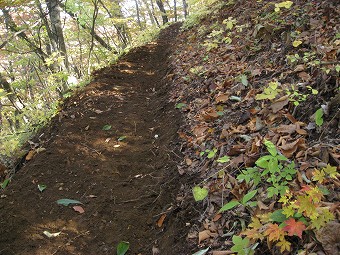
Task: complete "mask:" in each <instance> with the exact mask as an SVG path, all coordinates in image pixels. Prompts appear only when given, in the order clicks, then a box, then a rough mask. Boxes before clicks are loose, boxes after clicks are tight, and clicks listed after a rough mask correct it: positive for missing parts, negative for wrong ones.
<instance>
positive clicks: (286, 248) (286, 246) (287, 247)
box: [276, 238, 291, 253]
mask: <svg viewBox="0 0 340 255" xmlns="http://www.w3.org/2000/svg"><path fill="white" fill-rule="evenodd" d="M290 245H291V243H290V242H288V241H287V240H286V239H284V238H282V239H281V241H280V242H278V243H277V244H276V246H279V247H280V251H281V253H283V252H284V251H290Z"/></svg>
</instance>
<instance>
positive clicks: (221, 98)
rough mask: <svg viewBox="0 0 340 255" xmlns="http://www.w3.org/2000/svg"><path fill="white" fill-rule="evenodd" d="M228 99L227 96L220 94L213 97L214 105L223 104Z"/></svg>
mask: <svg viewBox="0 0 340 255" xmlns="http://www.w3.org/2000/svg"><path fill="white" fill-rule="evenodd" d="M228 99H229V94H221V95H218V96H216V97H215V101H216V103H218V104H219V103H225V102H227V101H228Z"/></svg>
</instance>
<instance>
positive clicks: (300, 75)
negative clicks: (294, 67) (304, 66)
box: [298, 72, 311, 81]
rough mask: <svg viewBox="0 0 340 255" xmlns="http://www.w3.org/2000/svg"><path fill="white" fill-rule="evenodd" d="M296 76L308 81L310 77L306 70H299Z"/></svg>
mask: <svg viewBox="0 0 340 255" xmlns="http://www.w3.org/2000/svg"><path fill="white" fill-rule="evenodd" d="M298 76H299V77H300V78H301V80H303V81H309V80H310V79H311V76H310V75H309V74H308V73H306V72H300V73H298Z"/></svg>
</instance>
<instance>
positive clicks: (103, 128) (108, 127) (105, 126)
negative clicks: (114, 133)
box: [102, 125, 112, 131]
mask: <svg viewBox="0 0 340 255" xmlns="http://www.w3.org/2000/svg"><path fill="white" fill-rule="evenodd" d="M111 128H112V126H111V125H104V126H103V127H102V130H104V131H108V130H110V129H111Z"/></svg>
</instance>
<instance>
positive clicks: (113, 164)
mask: <svg viewBox="0 0 340 255" xmlns="http://www.w3.org/2000/svg"><path fill="white" fill-rule="evenodd" d="M178 29H179V25H178V24H176V25H173V26H170V27H169V28H168V29H166V30H165V31H163V32H162V33H161V35H160V37H159V39H158V40H157V41H156V42H153V43H150V44H148V45H146V46H143V47H140V48H137V49H135V50H133V51H131V52H130V53H129V54H127V55H126V56H124V57H123V58H122V59H121V60H120V61H119V62H118V63H117V64H115V65H113V66H110V67H107V68H105V69H103V70H100V71H98V72H97V73H96V74H95V79H94V81H93V82H92V83H91V84H89V86H87V87H86V88H85V89H84V90H83V91H81V92H79V93H78V94H77V95H76V96H74V97H72V98H71V99H70V100H69V101H68V102H67V103H66V104H65V108H64V109H63V110H62V111H61V112H60V114H59V116H58V117H57V118H55V119H54V121H53V124H52V125H51V127H50V128H49V130H48V131H46V132H45V133H43V135H41V136H40V140H41V141H40V147H43V148H44V149H45V150H43V149H40V152H39V153H37V154H36V155H35V156H34V157H33V159H31V160H30V161H29V162H27V163H26V164H25V166H24V167H23V168H22V169H20V171H19V172H18V173H17V174H16V175H15V177H14V178H13V179H12V182H11V184H10V185H9V187H8V188H7V189H6V190H5V191H4V192H3V193H2V194H1V199H0V226H1V227H0V254H6V255H11V254H16V255H23V254H30V255H31V254H39V255H43V254H46V255H47V254H48V255H50V254H82V255H84V254H91V255H92V254H115V250H116V246H117V244H118V243H119V242H120V241H127V242H130V250H129V253H128V254H152V253H153V252H156V251H157V249H158V250H159V251H160V252H161V254H187V252H186V249H187V247H186V246H185V245H186V244H185V238H183V236H186V231H185V230H186V229H185V228H186V227H185V223H184V222H182V218H183V217H181V215H182V214H183V212H181V213H179V212H180V210H179V208H178V207H177V205H176V194H177V190H178V189H179V187H180V182H179V176H178V172H177V168H176V161H177V160H179V158H180V156H179V155H178V153H177V152H176V149H175V148H176V141H177V133H176V132H177V130H178V126H179V122H180V116H179V115H178V114H179V113H178V112H176V111H175V107H174V105H173V104H171V103H168V87H169V86H167V83H166V81H167V80H166V79H165V78H164V77H165V76H166V73H167V71H168V70H167V68H168V63H167V57H168V55H169V53H170V43H171V42H173V40H174V39H175V37H176V34H177V31H178ZM38 185H46V189H45V190H44V191H43V192H40V191H39V190H38V188H37V186H38ZM63 198H68V199H76V200H79V201H81V202H82V203H83V204H82V205H81V206H82V208H83V209H84V210H85V212H84V213H78V212H76V211H75V210H73V208H72V205H70V206H63V205H58V204H57V203H56V201H57V200H58V199H63ZM44 231H48V232H50V233H56V232H61V233H60V235H59V236H57V237H51V238H48V237H46V236H45V235H44V234H43V232H44Z"/></svg>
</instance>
